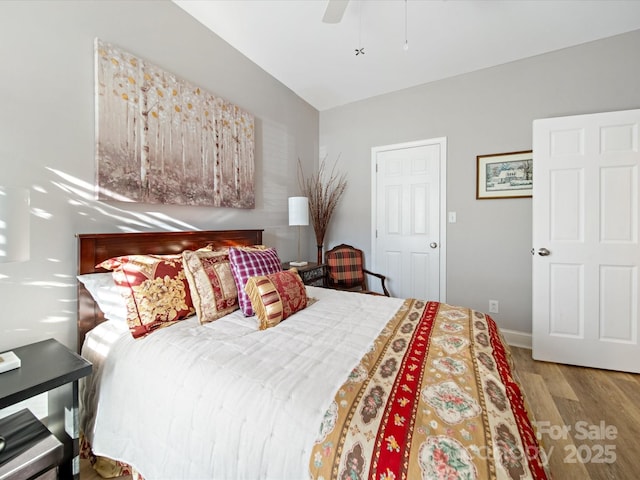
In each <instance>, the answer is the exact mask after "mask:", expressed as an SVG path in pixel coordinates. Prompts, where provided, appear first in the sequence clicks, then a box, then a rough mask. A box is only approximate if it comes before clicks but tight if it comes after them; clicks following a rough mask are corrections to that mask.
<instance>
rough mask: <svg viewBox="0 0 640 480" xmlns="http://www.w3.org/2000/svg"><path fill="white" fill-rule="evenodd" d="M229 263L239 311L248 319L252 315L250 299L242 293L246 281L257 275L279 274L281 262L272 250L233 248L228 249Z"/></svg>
mask: <svg viewBox="0 0 640 480" xmlns="http://www.w3.org/2000/svg"><path fill="white" fill-rule="evenodd" d="M229 262H230V263H231V273H232V274H233V279H234V280H235V282H236V287H237V288H238V303H239V304H240V310H242V313H244V314H245V316H247V317H250V316H251V315H253V308H252V306H251V299H250V298H249V296H248V295H247V293H246V292H245V291H244V286H245V285H246V284H247V280H249V277H255V276H257V275H269V274H270V273H276V272H280V271H281V270H282V262H280V259H279V258H278V254H277V253H276V251H275V249H273V248H267V249H266V250H251V249H241V248H234V247H230V248H229Z"/></svg>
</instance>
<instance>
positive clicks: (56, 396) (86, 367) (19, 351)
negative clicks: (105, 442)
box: [0, 339, 91, 479]
mask: <svg viewBox="0 0 640 480" xmlns="http://www.w3.org/2000/svg"><path fill="white" fill-rule="evenodd" d="M12 351H13V352H14V353H15V354H16V355H17V356H18V357H19V358H20V360H21V362H22V366H20V368H17V369H15V370H10V371H8V372H4V373H0V408H5V407H8V406H10V405H13V404H14V403H17V402H21V401H22V400H26V399H27V398H30V397H33V396H35V395H39V394H41V393H44V392H49V394H48V397H49V415H48V417H47V420H46V424H47V426H48V427H49V430H51V432H52V433H53V434H54V435H55V436H56V437H57V438H58V440H60V442H62V444H63V445H64V456H63V459H62V463H61V464H60V467H59V471H58V475H59V477H58V478H61V479H68V478H73V479H78V478H80V463H79V457H78V455H79V453H80V451H79V450H80V445H79V438H78V427H79V425H78V380H79V379H80V378H82V377H85V376H87V375H89V374H90V373H91V363H89V362H87V361H86V360H85V359H84V358H82V357H81V356H80V355H78V354H76V353H74V352H72V351H71V350H69V349H68V348H67V347H65V346H64V345H62V344H61V343H59V342H58V341H56V340H54V339H49V340H44V341H42V342H37V343H32V344H31V345H25V346H23V347H18V348H14V349H12ZM67 384H70V385H67ZM58 387H63V388H58ZM68 387H71V388H68ZM69 390H71V392H69ZM69 393H71V398H69Z"/></svg>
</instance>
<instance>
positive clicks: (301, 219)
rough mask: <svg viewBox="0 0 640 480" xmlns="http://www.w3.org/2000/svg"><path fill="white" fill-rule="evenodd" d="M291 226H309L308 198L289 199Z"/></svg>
mask: <svg viewBox="0 0 640 480" xmlns="http://www.w3.org/2000/svg"><path fill="white" fill-rule="evenodd" d="M289 225H309V199H308V198H307V197H289Z"/></svg>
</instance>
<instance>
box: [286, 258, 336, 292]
mask: <svg viewBox="0 0 640 480" xmlns="http://www.w3.org/2000/svg"><path fill="white" fill-rule="evenodd" d="M290 268H295V269H296V270H298V275H300V278H301V279H302V283H304V284H305V285H310V286H312V287H324V286H325V285H326V280H325V277H326V275H327V266H326V265H325V264H324V263H320V264H318V263H314V262H309V263H307V264H306V265H304V266H302V267H296V266H293V265H290V264H289V262H286V263H283V264H282V269H283V270H289V269H290Z"/></svg>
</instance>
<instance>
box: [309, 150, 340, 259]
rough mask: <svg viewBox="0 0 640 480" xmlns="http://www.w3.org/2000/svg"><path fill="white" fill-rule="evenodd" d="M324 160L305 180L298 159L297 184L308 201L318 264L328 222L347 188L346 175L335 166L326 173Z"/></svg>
mask: <svg viewBox="0 0 640 480" xmlns="http://www.w3.org/2000/svg"><path fill="white" fill-rule="evenodd" d="M325 160H326V159H323V160H322V162H320V167H319V168H318V171H317V172H316V173H314V174H312V175H311V176H310V177H308V178H307V177H305V175H304V172H303V171H302V163H301V162H300V160H299V159H298V182H299V183H300V189H301V190H302V194H303V195H304V196H305V197H307V198H308V199H309V214H310V215H311V222H312V223H313V229H314V231H315V233H316V244H317V245H318V258H319V261H318V263H320V262H321V251H320V249H321V248H322V243H323V242H324V236H325V234H326V233H327V227H328V226H329V221H330V220H331V216H332V215H333V211H334V210H335V208H336V206H337V205H338V201H339V200H340V197H341V196H342V194H343V193H344V190H345V188H346V187H347V179H346V175H345V174H344V173H342V174H338V173H337V172H336V170H335V168H336V166H335V164H334V165H333V168H331V171H330V172H327V169H326V161H325Z"/></svg>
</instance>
